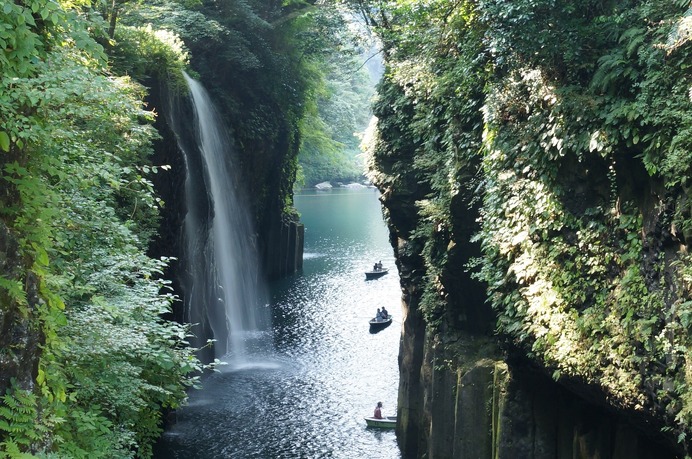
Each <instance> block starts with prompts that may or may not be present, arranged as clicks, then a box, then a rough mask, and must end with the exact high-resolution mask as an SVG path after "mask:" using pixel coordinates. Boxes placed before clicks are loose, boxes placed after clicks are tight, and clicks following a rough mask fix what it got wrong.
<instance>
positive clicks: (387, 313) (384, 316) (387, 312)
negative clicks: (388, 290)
mask: <svg viewBox="0 0 692 459" xmlns="http://www.w3.org/2000/svg"><path fill="white" fill-rule="evenodd" d="M380 314H381V315H382V319H385V320H386V319H389V311H387V310H386V309H385V308H384V306H382V311H381V312H380Z"/></svg>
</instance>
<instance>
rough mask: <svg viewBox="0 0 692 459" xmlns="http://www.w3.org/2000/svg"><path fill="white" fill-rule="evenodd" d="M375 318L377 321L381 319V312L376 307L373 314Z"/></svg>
mask: <svg viewBox="0 0 692 459" xmlns="http://www.w3.org/2000/svg"><path fill="white" fill-rule="evenodd" d="M375 320H376V321H378V322H381V321H382V312H381V311H380V308H377V314H375Z"/></svg>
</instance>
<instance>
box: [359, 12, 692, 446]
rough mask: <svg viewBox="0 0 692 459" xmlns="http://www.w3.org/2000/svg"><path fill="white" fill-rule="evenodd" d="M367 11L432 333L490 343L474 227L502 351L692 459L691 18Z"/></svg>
mask: <svg viewBox="0 0 692 459" xmlns="http://www.w3.org/2000/svg"><path fill="white" fill-rule="evenodd" d="M357 6H358V8H360V9H361V10H363V11H364V12H365V14H367V15H369V17H370V20H371V23H372V24H373V25H374V27H375V28H376V30H377V31H378V33H379V34H380V36H381V37H382V39H383V42H384V45H385V54H386V58H387V73H386V77H385V80H384V81H383V83H382V85H381V87H380V90H379V101H378V102H377V104H376V108H375V115H376V116H377V117H378V118H379V124H378V136H377V137H376V139H375V140H374V141H373V143H372V145H371V147H370V148H371V153H372V155H373V156H372V158H371V160H370V167H371V170H372V172H371V175H372V177H373V179H374V181H375V182H376V183H378V184H379V185H380V186H381V187H384V188H386V189H387V190H388V191H391V192H392V193H393V195H394V196H395V197H394V198H392V199H393V200H394V199H397V198H396V196H403V199H414V200H415V203H416V207H415V209H414V210H415V219H413V220H406V219H402V218H401V214H400V213H397V210H399V211H400V209H395V210H391V211H390V216H391V223H392V224H393V225H394V226H395V227H396V228H397V231H398V232H399V234H400V235H403V236H404V237H405V238H406V239H408V240H409V244H408V245H407V246H406V247H407V250H408V251H409V252H412V253H413V254H416V255H417V256H419V257H421V260H422V263H423V264H424V266H425V276H426V282H425V287H424V293H423V296H422V301H421V308H422V311H423V313H424V314H425V316H426V318H427V321H428V324H429V326H430V327H431V329H432V330H438V331H439V330H444V329H445V327H450V326H452V327H463V328H465V329H471V330H473V328H474V327H476V328H479V329H483V324H469V323H465V322H464V320H465V319H464V317H465V316H467V312H468V311H467V310H468V309H470V308H477V307H480V306H475V305H469V304H465V298H464V297H463V294H460V293H459V292H458V291H457V290H455V288H456V286H455V283H458V279H459V276H462V277H463V274H458V272H459V270H460V269H459V268H460V267H458V266H455V265H454V263H455V262H456V261H458V259H459V254H458V251H459V250H460V249H459V248H460V247H464V250H475V249H473V244H472V243H470V242H469V239H464V238H465V237H466V235H467V233H468V231H469V221H473V220H476V222H477V223H476V230H475V237H474V238H473V240H472V241H471V242H473V243H475V244H477V247H480V250H482V255H481V256H478V257H476V258H475V259H474V260H473V261H472V262H470V263H468V264H467V266H466V267H467V269H470V270H471V271H472V272H473V273H474V275H475V278H476V279H478V280H480V281H481V282H482V284H483V285H485V288H487V292H488V295H487V296H488V298H489V301H490V304H491V305H492V307H493V310H494V312H495V315H496V322H495V323H494V325H495V327H496V330H497V333H498V334H499V336H500V337H501V338H502V339H503V340H504V342H505V345H506V346H505V348H506V349H507V351H508V352H512V353H521V354H523V355H527V356H529V357H530V358H531V359H532V360H533V361H534V362H536V363H538V364H539V365H541V366H543V367H544V368H545V370H546V371H547V372H548V373H550V374H552V375H553V376H554V377H555V378H556V379H558V380H559V379H569V380H571V381H576V382H580V383H584V384H590V385H592V386H594V387H597V388H599V389H600V390H602V391H603V392H604V393H605V394H606V397H607V399H608V400H610V402H611V403H612V404H613V405H615V406H619V407H623V408H627V409H632V410H636V411H640V412H645V413H648V414H650V415H654V416H657V417H659V418H661V419H664V420H665V422H667V424H668V425H669V428H670V429H671V430H673V431H674V432H675V433H676V435H677V436H678V440H679V441H680V442H681V444H682V447H683V448H685V449H686V448H687V435H688V433H689V432H690V429H691V427H692V416H691V413H692V408H691V407H690V402H691V401H692V395H691V394H692V388H691V384H692V379H691V378H692V373H691V372H690V370H689V368H690V359H692V355H691V354H690V349H692V342H691V338H690V332H689V325H690V313H691V312H690V306H691V305H692V297H691V296H690V293H692V292H690V285H689V280H690V277H689V272H690V259H689V256H688V255H687V254H686V253H687V251H688V248H689V243H690V241H691V240H692V232H690V225H692V214H691V212H690V202H691V201H690V188H689V187H690V172H691V170H690V164H691V163H690V160H691V159H692V158H690V154H691V153H692V149H691V148H690V146H691V142H692V130H690V127H691V126H692V89H691V88H692V79H691V74H690V72H689V68H690V63H691V62H692V59H691V52H692V48H691V46H692V41H691V40H690V38H689V37H690V18H691V17H692V16H691V15H692V10H690V9H689V2H687V1H675V0H670V1H664V0H650V1H642V2H630V1H610V2H586V3H584V2H557V3H556V2H552V1H542V0H539V1H534V0H531V1H528V0H527V1H518V2H498V1H490V2H473V1H461V2H449V1H446V0H437V1H430V2H423V3H421V2H413V3H412V2H400V1H392V2H387V3H386V7H385V8H384V9H382V8H378V9H373V10H369V9H368V8H367V5H364V4H363V3H358V5H357ZM392 204H393V205H395V206H399V207H401V202H396V203H392ZM407 255H411V254H410V253H409V254H407ZM455 272H457V274H454V273H455ZM467 288H474V287H472V286H470V285H469V286H468V287H467ZM475 288H481V285H480V284H479V285H476V286H475ZM459 321H461V323H459Z"/></svg>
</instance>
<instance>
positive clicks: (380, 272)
mask: <svg viewBox="0 0 692 459" xmlns="http://www.w3.org/2000/svg"><path fill="white" fill-rule="evenodd" d="M388 272H389V268H380V269H373V270H372V271H365V279H377V278H379V277H382V276H384V275H385V274H387V273H388Z"/></svg>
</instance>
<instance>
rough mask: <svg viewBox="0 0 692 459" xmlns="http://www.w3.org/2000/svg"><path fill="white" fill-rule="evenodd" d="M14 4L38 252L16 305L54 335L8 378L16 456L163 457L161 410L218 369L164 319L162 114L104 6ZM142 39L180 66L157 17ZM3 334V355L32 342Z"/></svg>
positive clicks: (12, 311)
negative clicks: (158, 160)
mask: <svg viewBox="0 0 692 459" xmlns="http://www.w3.org/2000/svg"><path fill="white" fill-rule="evenodd" d="M0 14H1V15H0V23H3V24H10V25H13V27H10V28H9V29H8V28H5V29H4V30H5V32H3V35H2V44H3V48H4V52H3V54H2V59H3V68H4V69H6V71H4V72H3V75H2V78H1V79H0V88H2V89H1V90H0V94H1V96H0V125H2V126H3V128H2V129H3V131H2V132H0V139H1V140H2V142H0V147H1V149H2V154H1V156H0V158H1V160H0V170H1V171H2V176H1V179H0V180H1V182H2V189H3V190H4V191H3V194H2V196H0V200H1V201H2V202H1V205H0V208H1V209H2V211H1V212H2V213H1V214H0V218H1V219H2V223H3V224H4V225H5V226H6V227H7V228H9V231H10V234H11V235H12V237H13V238H14V239H15V240H16V242H17V246H16V252H17V253H16V254H11V255H13V256H15V257H16V258H17V259H19V260H22V266H21V268H20V269H11V270H10V269H8V270H5V271H4V272H2V273H0V275H2V277H0V287H2V288H1V289H0V290H1V292H0V297H1V298H2V303H1V307H0V312H1V314H0V315H1V316H2V317H3V318H4V319H6V320H8V321H11V320H14V326H16V325H17V323H19V322H22V321H23V322H24V323H25V327H26V328H27V329H29V330H33V332H32V333H36V334H37V335H39V336H40V337H41V338H40V344H41V345H40V349H37V350H36V352H37V354H36V355H35V356H34V359H36V361H35V362H32V361H24V362H21V361H20V362H19V365H25V366H27V367H28V368H30V369H31V368H34V369H35V370H36V371H35V373H34V380H33V383H32V384H26V382H23V383H22V384H20V383H19V382H18V381H17V380H13V381H14V382H13V383H12V384H11V385H10V386H9V387H2V390H3V396H2V401H1V402H0V445H1V446H0V457H35V456H36V457H69V458H80V457H84V458H87V457H88V458H93V457H106V458H115V457H135V456H138V457H148V456H149V455H150V453H151V444H152V442H153V440H154V439H156V438H157V437H158V435H159V433H160V431H161V427H160V424H161V423H160V418H161V410H162V409H164V408H175V407H177V406H179V405H180V404H181V403H183V402H184V400H185V399H186V392H185V390H186V388H187V387H189V386H191V385H193V384H194V383H195V381H196V378H197V376H195V375H196V374H198V373H199V371H200V370H201V369H202V366H201V365H200V363H199V362H198V361H197V359H196V357H195V356H194V349H192V348H190V347H189V346H187V342H186V337H187V334H188V331H187V327H186V326H182V325H179V324H177V323H174V322H169V321H167V320H163V319H162V317H163V316H164V315H165V314H167V313H168V312H169V311H170V306H171V303H172V301H173V300H174V297H173V295H172V294H171V293H170V292H167V285H166V284H167V282H166V281H165V280H163V279H162V277H161V273H162V270H163V269H164V267H165V263H166V261H165V260H155V259H151V258H149V257H147V256H146V255H145V254H146V250H147V247H148V243H149V241H150V239H151V237H152V236H153V235H154V234H155V232H156V231H157V223H158V222H157V213H158V205H159V204H160V202H159V199H158V198H157V197H156V196H155V195H154V192H153V188H152V184H151V182H150V179H149V177H150V176H151V174H153V173H156V172H157V170H158V168H159V167H157V166H153V165H151V164H149V161H148V156H149V154H150V152H151V143H152V141H153V140H154V139H155V137H156V132H155V131H154V130H153V128H152V126H151V122H152V120H153V113H151V112H148V111H146V110H144V109H143V108H142V107H143V103H142V99H143V97H144V90H143V88H142V87H141V86H140V85H139V84H137V83H135V82H134V81H132V80H131V79H130V78H128V77H124V76H117V75H116V74H113V73H111V72H110V71H109V70H108V68H107V67H106V62H107V58H106V54H105V53H104V51H103V48H102V47H101V46H100V45H99V44H98V43H97V42H96V41H95V40H94V39H93V38H90V36H89V34H88V32H87V31H88V29H89V28H92V27H93V28H96V30H99V27H100V26H101V23H100V22H99V21H96V22H87V21H86V20H85V19H83V18H82V17H81V16H80V15H78V14H77V10H71V9H68V8H65V7H63V6H60V5H59V4H58V3H55V2H50V1H46V0H36V1H31V2H25V3H24V4H21V5H20V4H16V3H9V4H8V3H5V5H4V7H3V8H2V11H1V13H0ZM96 36H98V34H97V35H96ZM140 38H146V42H147V43H152V44H155V45H154V46H152V47H151V48H148V49H144V50H143V51H142V52H143V53H149V54H148V57H149V58H150V59H152V58H154V57H155V56H157V53H156V52H155V51H156V50H157V49H158V50H164V49H165V50H166V51H165V52H162V53H161V54H163V55H165V59H166V62H167V63H168V68H169V69H177V71H178V72H180V69H182V66H183V64H184V56H183V55H181V54H179V52H178V51H177V50H176V49H175V48H171V47H170V46H169V45H168V44H166V43H165V42H163V41H161V40H160V39H159V38H157V37H156V35H155V34H154V33H153V32H152V31H151V30H149V31H148V32H143V33H141V34H140ZM152 50H153V51H152ZM13 317H14V319H12V318H13ZM5 339H6V340H9V339H18V340H21V336H12V337H10V336H6V337H5ZM3 344H4V345H5V346H6V347H4V348H3V349H2V351H0V352H2V353H3V354H4V359H3V360H4V361H7V360H8V359H9V360H11V359H13V358H15V357H14V353H15V352H17V351H19V350H20V348H19V347H16V346H21V341H18V342H12V341H9V342H7V341H6V342H4V343H3Z"/></svg>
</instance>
